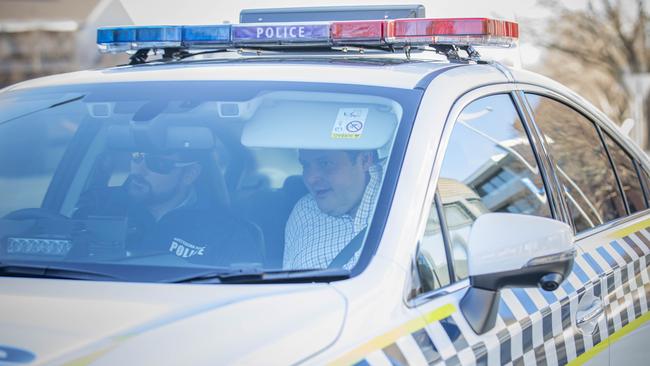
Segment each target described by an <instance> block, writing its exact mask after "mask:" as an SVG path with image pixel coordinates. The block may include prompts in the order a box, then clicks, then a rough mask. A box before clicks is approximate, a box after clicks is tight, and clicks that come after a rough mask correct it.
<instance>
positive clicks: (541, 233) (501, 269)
mask: <svg viewBox="0 0 650 366" xmlns="http://www.w3.org/2000/svg"><path fill="white" fill-rule="evenodd" d="M574 254H575V250H574V247H573V231H572V230H571V227H570V226H569V225H567V224H565V223H562V222H560V221H556V220H552V219H547V218H543V217H537V216H530V215H521V214H509V213H488V214H485V215H482V216H480V217H479V218H478V219H477V220H476V221H475V222H474V224H473V225H472V231H471V232H470V236H469V245H468V270H469V280H470V288H469V289H468V291H467V293H466V294H465V296H464V297H463V298H462V299H461V301H460V310H461V312H462V313H463V315H464V316H465V318H466V319H467V321H468V323H469V324H470V326H471V327H472V329H474V331H475V332H476V333H477V334H483V333H485V332H487V331H488V330H490V329H492V328H493V327H494V323H495V322H496V316H497V314H498V311H499V290H500V289H502V288H505V287H535V286H539V287H540V288H542V289H543V290H545V291H553V290H555V289H557V288H558V287H559V286H560V284H561V283H562V281H564V279H565V278H566V277H567V276H568V275H569V274H570V273H571V270H572V268H573V257H574Z"/></svg>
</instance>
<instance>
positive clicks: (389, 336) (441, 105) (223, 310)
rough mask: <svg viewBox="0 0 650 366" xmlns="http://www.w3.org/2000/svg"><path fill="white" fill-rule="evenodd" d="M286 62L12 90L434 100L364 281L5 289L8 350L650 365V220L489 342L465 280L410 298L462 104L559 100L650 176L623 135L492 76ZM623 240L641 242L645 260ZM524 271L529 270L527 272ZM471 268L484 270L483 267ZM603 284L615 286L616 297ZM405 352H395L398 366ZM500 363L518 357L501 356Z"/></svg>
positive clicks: (605, 230)
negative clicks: (248, 91) (585, 330)
mask: <svg viewBox="0 0 650 366" xmlns="http://www.w3.org/2000/svg"><path fill="white" fill-rule="evenodd" d="M283 57H285V58H286V60H285V61H283V62H277V61H276V60H274V59H269V60H268V61H264V59H263V58H260V59H259V60H256V61H255V62H248V63H244V62H237V61H236V60H234V61H229V62H224V63H220V62H212V61H201V62H191V61H190V62H177V63H171V64H164V63H160V64H152V65H141V66H124V67H115V68H111V69H105V70H95V71H83V72H77V73H72V74H65V75H60V76H53V77H46V78H42V79H37V80H34V81H29V82H24V83H20V84H18V85H15V86H12V87H9V88H7V89H5V90H4V91H5V92H7V91H16V90H21V89H25V90H26V89H30V88H40V87H48V86H56V85H68V84H84V83H114V82H139V81H153V80H155V81H171V80H178V81H187V80H265V81H300V82H320V83H339V84H358V85H371V86H385V87H392V88H406V89H414V88H421V89H424V95H423V97H422V102H421V103H420V108H419V110H418V112H417V116H416V119H415V123H414V125H413V130H412V132H411V135H410V138H409V139H408V148H407V150H406V156H405V157H404V162H403V165H402V167H401V172H400V175H399V180H398V182H397V186H396V190H395V194H394V197H395V198H396V199H393V200H392V203H391V205H390V208H389V215H388V219H387V221H386V223H385V227H384V229H383V232H382V234H381V239H380V242H379V245H378V247H377V251H376V253H375V255H374V256H373V258H372V259H371V260H370V262H369V264H368V266H367V267H366V268H365V270H363V271H362V272H361V273H360V274H358V275H356V276H354V277H352V278H350V279H346V280H340V281H333V282H331V283H329V284H323V283H320V284H316V283H315V284H268V285H266V284H259V285H202V284H150V283H120V282H95V281H74V280H57V279H33V278H31V279H30V278H14V277H4V278H0V346H7V347H15V348H18V349H23V350H28V351H29V352H31V353H33V354H34V355H35V356H36V357H35V359H34V360H33V362H32V363H33V364H39V365H40V364H53V365H119V364H133V365H181V364H186V365H215V364H232V365H287V364H309V365H317V364H318V365H319V364H371V365H389V364H390V363H391V361H392V362H397V363H398V364H400V363H406V364H411V365H425V364H428V363H429V362H431V361H433V362H434V363H435V362H441V363H447V364H462V365H473V364H486V363H487V364H489V365H493V364H495V365H496V364H502V363H507V364H512V363H514V364H525V365H530V364H535V363H536V362H537V363H538V364H548V365H554V364H558V363H562V360H565V361H567V362H575V363H576V364H580V363H583V362H585V363H587V364H590V365H610V364H611V365H616V364H630V365H631V364H643V363H644V362H647V361H646V360H647V359H648V357H649V356H650V352H649V351H648V347H647V339H648V337H650V323H648V322H647V321H648V319H650V315H649V314H650V313H649V312H648V304H649V303H648V301H650V278H649V277H650V275H649V273H648V270H649V268H650V267H649V265H650V263H648V258H649V257H648V255H650V247H647V246H645V245H644V243H647V240H648V239H650V232H648V231H647V230H646V228H647V227H650V211H648V210H646V211H643V212H640V213H637V214H634V215H631V216H629V217H626V218H624V219H621V220H618V221H616V223H615V224H607V225H603V226H600V227H598V228H596V229H594V230H592V231H589V232H588V233H587V234H585V235H578V236H577V237H576V241H575V246H576V249H577V255H576V260H575V266H576V267H580V268H582V270H583V271H584V272H585V273H587V275H588V276H589V282H587V283H583V282H582V281H581V280H580V279H579V278H578V276H577V275H576V274H575V273H574V274H572V275H571V276H570V277H569V278H568V279H567V280H566V281H567V282H569V283H571V284H572V285H573V288H574V289H575V290H576V291H574V292H567V291H565V289H564V288H562V287H561V288H560V289H558V290H556V292H555V293H556V296H557V298H559V299H564V300H563V302H562V303H560V302H559V301H558V302H555V303H549V302H547V300H546V298H545V297H544V296H543V295H542V292H543V290H541V289H538V288H526V289H518V290H517V291H515V290H513V289H504V290H502V291H501V297H502V300H503V302H505V303H506V304H508V305H510V306H511V309H512V310H513V312H514V313H515V316H516V317H518V318H520V319H519V320H520V322H518V323H515V324H511V325H508V326H507V325H506V323H504V321H503V319H502V318H501V317H499V318H497V322H496V326H495V327H494V328H493V329H491V330H489V331H488V332H486V333H484V334H481V335H478V334H477V333H476V332H474V331H473V330H472V328H471V327H470V326H469V325H468V323H467V322H466V321H465V318H464V317H463V314H462V313H461V312H460V310H459V309H460V305H459V303H460V301H461V299H462V297H463V295H464V293H465V292H466V291H467V288H468V287H469V286H470V284H469V281H468V280H467V279H466V280H462V281H459V282H456V283H454V284H451V285H449V286H447V287H444V288H442V289H439V290H437V291H435V292H434V293H431V294H428V295H427V296H424V297H419V298H416V299H412V298H411V299H409V296H408V292H409V290H410V286H411V281H412V279H413V277H412V276H413V273H412V263H413V260H414V253H415V251H416V248H417V245H418V241H419V240H420V238H421V237H422V233H423V232H424V226H425V224H426V218H427V216H428V214H429V206H430V205H428V204H427V202H431V201H432V199H433V195H434V192H435V188H436V182H437V181H438V176H439V173H440V169H441V164H442V159H443V157H444V154H445V149H446V141H447V139H448V138H449V134H450V131H451V126H452V125H453V123H454V121H455V120H456V119H457V117H458V115H459V114H460V112H461V110H462V109H463V108H464V107H465V106H466V105H467V104H469V103H470V102H471V101H473V100H475V99H477V98H479V97H481V96H484V95H488V94H494V93H513V95H517V94H516V93H520V92H522V91H528V90H532V91H537V92H542V93H545V94H549V95H553V96H555V97H556V98H557V99H560V100H562V101H564V102H565V103H567V104H569V105H571V106H573V107H574V108H576V109H578V110H580V111H582V112H583V113H585V114H586V115H587V116H589V117H590V118H592V119H593V120H594V121H596V122H597V123H598V124H599V125H600V126H601V128H603V129H604V130H606V131H609V132H610V133H612V134H615V136H617V138H619V142H620V143H622V144H624V146H625V147H626V148H627V149H628V150H629V151H631V153H632V154H634V157H635V158H636V159H638V161H639V162H640V163H641V164H642V165H643V166H644V167H645V168H646V169H650V160H648V158H647V157H646V156H645V155H644V154H643V152H642V151H640V149H638V148H637V147H636V146H634V145H633V144H632V143H631V142H630V141H629V140H628V139H626V138H624V137H622V136H621V135H620V133H618V132H617V128H616V126H615V124H614V123H612V122H611V121H609V120H607V119H606V117H604V116H603V114H601V113H599V112H597V111H596V109H595V108H594V107H593V106H591V105H590V104H589V103H587V102H585V101H584V100H582V99H580V98H579V97H577V96H576V95H575V94H574V93H572V92H571V91H569V90H568V89H566V88H564V87H562V86H561V85H559V84H557V83H555V82H552V81H550V80H548V79H546V78H543V77H541V76H538V75H535V74H533V73H530V72H526V71H522V70H513V69H507V68H505V67H503V66H501V65H498V64H496V63H488V64H454V63H449V62H446V61H443V62H412V63H404V64H399V65H397V64H395V65H384V66H363V65H341V64H336V63H334V64H328V63H327V62H320V61H318V60H316V59H314V60H309V59H308V58H304V59H300V56H278V57H277V58H278V59H282V58H283ZM324 57H329V56H324ZM336 57H339V56H332V58H333V59H335V58H336ZM367 57H369V58H371V57H372V55H369V56H367ZM253 58H254V57H253ZM306 60H307V61H306ZM503 234H504V233H496V235H503ZM642 237H643V238H642ZM623 238H627V239H623ZM612 241H615V242H618V243H619V245H620V246H622V247H623V248H624V250H625V251H626V253H627V254H628V255H629V258H632V259H633V261H634V264H632V262H628V261H626V259H624V257H623V256H622V255H620V254H617V252H616V251H615V250H614V249H611V250H610V249H607V246H608V245H609V243H610V242H612ZM628 241H632V242H633V243H636V244H637V245H638V248H641V250H642V251H643V252H642V253H641V254H642V255H640V253H638V252H637V251H636V249H634V248H632V247H631V246H630V244H629V242H628ZM603 246H604V247H605V248H606V250H607V251H608V252H609V253H612V256H613V257H614V259H615V260H616V261H617V263H618V266H617V267H613V266H610V265H609V264H608V263H607V261H606V260H605V259H603V258H602V257H601V256H599V254H598V252H597V248H600V247H603ZM528 254H530V253H528ZM585 254H589V255H591V256H592V257H593V258H595V260H596V261H597V263H599V265H600V266H601V267H603V268H605V269H606V274H605V275H599V274H597V273H596V272H595V271H594V270H593V269H592V267H591V265H590V264H589V263H588V262H587V261H586V260H585V257H584V255H585ZM522 255H523V254H522ZM497 259H498V258H497V257H494V258H492V259H491V260H497ZM524 259H525V258H524V257H522V258H521V261H522V262H524V263H525V262H526V261H527V260H524ZM472 260H473V261H474V262H475V263H476V265H477V266H480V264H481V259H480V258H472ZM487 270H488V269H482V270H481V271H483V272H485V271H487ZM621 271H626V272H627V271H629V273H627V274H626V275H625V276H624V277H623V278H624V279H625V278H627V279H628V281H630V283H626V282H624V281H622V280H621ZM608 276H611V277H612V278H613V279H614V280H613V281H614V283H615V288H612V289H609V290H608V287H607V277H608ZM593 286H602V292H603V293H606V292H607V293H615V294H617V298H618V299H620V302H616V303H607V302H606V306H607V308H606V311H605V312H604V315H603V316H601V317H599V318H598V319H597V321H598V325H599V329H600V330H599V332H600V333H598V336H599V337H600V339H599V340H598V342H599V345H597V346H594V339H593V336H587V335H584V336H583V335H582V334H581V333H580V331H579V330H578V329H577V327H576V325H575V322H576V314H577V312H578V311H579V309H578V304H579V301H578V300H579V297H580V295H579V294H578V292H577V290H578V289H580V288H584V287H587V289H591V288H593ZM521 292H524V293H525V294H527V297H528V298H529V299H531V301H532V303H533V306H534V307H535V308H536V309H537V310H538V311H537V312H534V313H532V314H528V313H527V312H526V310H525V306H524V305H522V304H521V303H520V297H519V296H521V295H520V293H521ZM603 301H604V300H603ZM635 303H639V304H640V305H638V306H639V308H638V310H639V311H640V313H639V312H637V313H635V310H634V306H635ZM526 306H528V304H526ZM542 310H544V313H542ZM563 311H564V313H563ZM567 314H568V316H569V318H568V320H567V319H566V318H565V319H564V320H565V321H570V322H571V324H570V325H569V326H568V327H564V328H563V327H562V322H563V316H564V317H566V316H567ZM621 314H625V318H626V319H627V323H626V325H625V326H624V325H623V324H621V323H620V321H621V320H620V319H621ZM450 317H451V319H452V320H453V322H454V324H455V325H456V327H455V330H456V331H457V333H456V334H453V335H450V333H449V331H450V330H449V329H448V328H443V327H442V326H441V325H440V323H439V321H440V320H443V319H447V318H450ZM546 317H548V319H546ZM608 317H613V318H616V319H617V321H618V323H617V324H616V325H615V327H614V328H612V329H609V330H608V326H607V325H608V321H614V319H608ZM544 319H546V320H544ZM526 321H528V322H529V325H530V326H529V327H528V328H527V329H526V330H525V331H524V330H523V328H522V324H524V323H522V322H526ZM547 321H548V323H547ZM615 323H616V322H615ZM548 326H550V328H547V327H548ZM421 329H425V330H426V332H427V333H428V335H429V336H430V338H431V340H432V341H433V344H434V346H435V348H434V350H435V352H437V356H435V355H434V356H432V355H431V354H430V353H429V354H427V353H426V352H425V351H424V350H423V349H422V348H421V347H420V345H419V344H418V343H417V342H416V340H415V338H414V337H413V335H412V333H414V332H416V331H418V330H421ZM506 329H507V330H508V332H510V333H509V334H510V337H509V338H508V339H504V338H503V334H504V333H503V331H504V330H506ZM549 331H550V332H552V333H553V334H552V336H551V337H550V338H548V337H546V336H545V335H546V333H547V332H549ZM526 332H527V333H526ZM524 333H526V334H524ZM527 337H532V348H530V346H531V345H530V344H526V342H527V341H529V339H528V340H527V339H526V338H527ZM578 338H579V339H578ZM506 342H507V347H506V346H504V344H505V343H506ZM561 347H564V349H561ZM0 350H1V348H0ZM396 350H399V351H400V352H398V353H397V354H398V357H397V358H395V355H396V353H395V352H396ZM427 352H431V350H429V351H427ZM505 353H510V354H508V355H507V357H506V355H505ZM399 354H401V357H403V358H399ZM560 354H563V356H562V355H560ZM388 355H390V356H391V357H392V358H393V359H392V360H391V359H389V356H388ZM428 357H433V358H428ZM436 357H437V358H436ZM1 359H2V358H1V354H0V360H1ZM504 361H505V362H504ZM511 362H512V363H511ZM9 364H10V365H21V364H22V363H20V362H15V363H9Z"/></svg>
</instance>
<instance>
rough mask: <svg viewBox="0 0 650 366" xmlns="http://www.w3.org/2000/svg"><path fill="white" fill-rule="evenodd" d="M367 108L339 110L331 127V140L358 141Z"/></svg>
mask: <svg viewBox="0 0 650 366" xmlns="http://www.w3.org/2000/svg"><path fill="white" fill-rule="evenodd" d="M367 117H368V108H340V109H339V114H338V116H336V121H335V122H334V126H333V127H332V136H331V137H332V138H333V139H358V138H359V137H361V135H362V134H363V129H364V127H365V126H366V118H367Z"/></svg>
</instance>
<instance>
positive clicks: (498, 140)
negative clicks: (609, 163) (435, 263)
mask: <svg viewBox="0 0 650 366" xmlns="http://www.w3.org/2000/svg"><path fill="white" fill-rule="evenodd" d="M437 187H438V193H439V195H440V199H441V201H442V206H443V212H444V215H445V217H444V220H443V221H444V222H445V223H446V229H447V230H448V234H449V240H450V248H451V252H452V253H451V257H452V258H453V265H454V272H455V275H456V277H457V278H458V279H461V278H465V277H467V244H468V239H469V232H470V229H471V226H472V224H473V223H474V221H476V219H477V218H478V217H479V216H480V215H482V214H484V213H486V212H512V213H522V214H529V215H536V216H543V217H551V212H550V208H549V205H548V200H547V196H546V190H545V188H544V183H543V181H542V177H541V175H540V171H539V169H538V164H537V161H536V158H535V155H534V153H533V150H532V148H531V146H530V142H529V139H528V135H527V133H526V130H525V129H524V126H523V124H522V122H521V120H520V118H519V115H518V113H517V111H516V109H515V107H514V105H513V103H512V99H511V98H510V96H509V95H506V94H502V95H493V96H489V97H485V98H481V99H478V100H476V101H474V102H472V103H471V104H470V105H468V106H467V107H466V108H465V109H464V110H463V112H462V113H461V115H460V116H459V118H458V120H457V121H456V124H455V125H454V129H453V131H452V133H451V137H450V140H449V142H448V144H447V150H446V152H445V157H444V161H443V164H442V170H441V172H440V178H439V180H438V185H437ZM432 211H434V210H432Z"/></svg>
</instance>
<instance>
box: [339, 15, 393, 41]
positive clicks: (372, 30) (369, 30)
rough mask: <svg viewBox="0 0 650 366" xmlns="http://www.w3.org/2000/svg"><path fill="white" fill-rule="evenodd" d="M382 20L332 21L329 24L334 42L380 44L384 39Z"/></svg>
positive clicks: (383, 22)
mask: <svg viewBox="0 0 650 366" xmlns="http://www.w3.org/2000/svg"><path fill="white" fill-rule="evenodd" d="M385 25H386V21H384V20H366V21H353V22H333V23H332V25H331V35H332V42H333V43H334V44H339V43H341V44H344V43H350V42H354V43H359V44H381V42H382V41H383V40H384V28H385Z"/></svg>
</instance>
